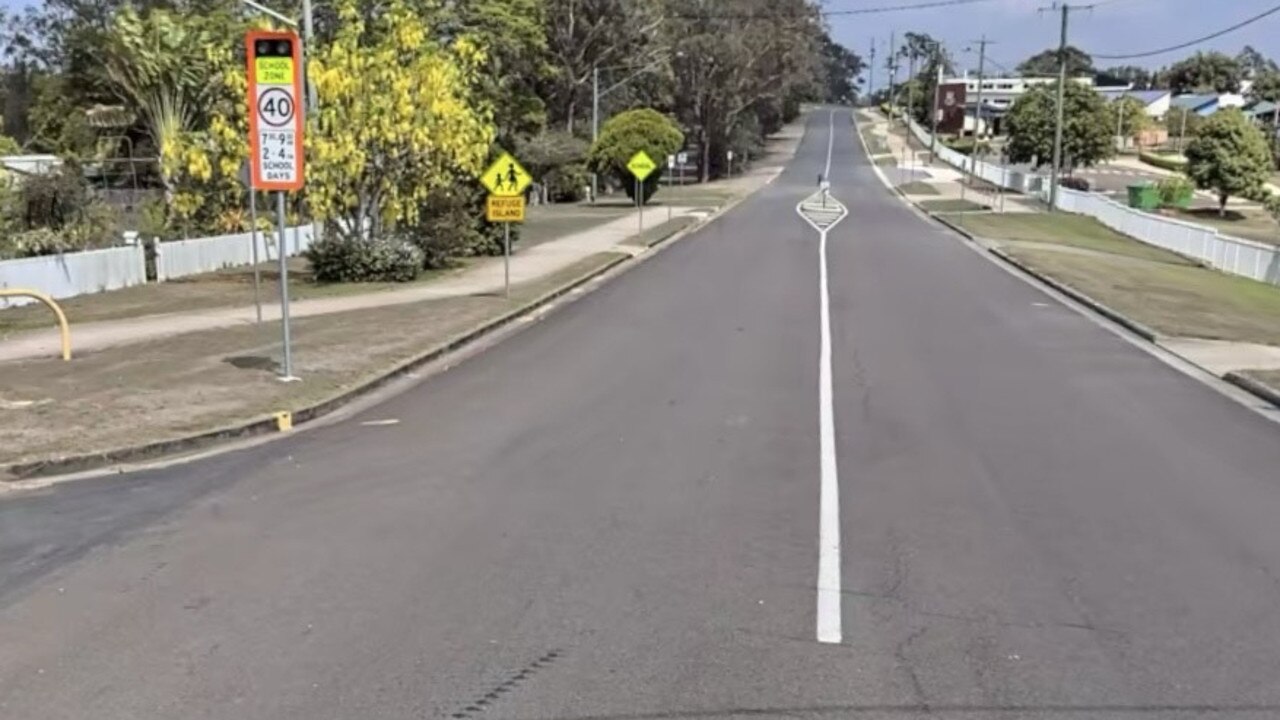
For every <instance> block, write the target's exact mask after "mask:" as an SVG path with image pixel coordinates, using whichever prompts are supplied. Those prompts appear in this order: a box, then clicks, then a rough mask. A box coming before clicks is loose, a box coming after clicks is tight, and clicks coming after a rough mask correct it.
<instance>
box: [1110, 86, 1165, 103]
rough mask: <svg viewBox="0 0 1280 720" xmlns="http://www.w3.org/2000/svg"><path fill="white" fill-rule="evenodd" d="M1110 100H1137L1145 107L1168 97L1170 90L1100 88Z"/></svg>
mask: <svg viewBox="0 0 1280 720" xmlns="http://www.w3.org/2000/svg"><path fill="white" fill-rule="evenodd" d="M1098 92H1100V93H1102V94H1103V95H1104V96H1106V98H1107V99H1108V100H1119V99H1120V98H1122V97H1131V98H1136V99H1137V100H1138V102H1140V103H1142V104H1143V105H1151V104H1153V103H1157V102H1160V101H1161V100H1163V99H1164V98H1166V97H1168V95H1169V91H1168V90H1128V89H1125V88H1116V89H1112V88H1098Z"/></svg>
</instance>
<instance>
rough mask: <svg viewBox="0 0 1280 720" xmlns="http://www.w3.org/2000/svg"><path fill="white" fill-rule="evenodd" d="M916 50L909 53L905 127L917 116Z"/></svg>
mask: <svg viewBox="0 0 1280 720" xmlns="http://www.w3.org/2000/svg"><path fill="white" fill-rule="evenodd" d="M915 79H916V50H915V48H911V49H910V50H909V51H908V52H907V115H906V119H905V122H903V124H904V125H906V124H908V123H910V122H911V119H912V118H914V117H915V114H916V84H915V82H913V81H914V80H915ZM910 136H911V134H910V133H907V138H908V141H910Z"/></svg>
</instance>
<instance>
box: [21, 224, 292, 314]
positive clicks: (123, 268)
mask: <svg viewBox="0 0 1280 720" xmlns="http://www.w3.org/2000/svg"><path fill="white" fill-rule="evenodd" d="M311 239H312V226H310V225H302V226H300V227H290V228H285V247H286V250H287V252H288V254H289V255H290V256H293V255H299V254H301V253H302V252H304V251H306V249H307V248H309V247H311ZM252 242H253V238H252V235H251V234H250V233H238V234H235V235H218V236H215V237H206V238H193V239H191V240H174V241H172V242H162V243H156V279H157V281H159V282H164V281H165V280H173V279H176V278H181V277H187V276H189V275H199V274H201V273H207V272H213V271H215V270H221V269H223V268H230V267H238V266H244V265H250V264H252V263H253V245H252ZM277 246H278V243H277V242H276V234H275V233H258V260H259V261H260V262H267V261H269V260H275V259H278V258H279V254H278V251H277ZM146 282H147V269H146V251H145V250H144V249H143V246H142V245H141V244H139V245H132V246H128V247H118V248H108V249H106V250H88V251H85V252H75V253H64V254H62V255H43V256H40V257H33V258H21V259H17V260H0V288H26V289H30V290H39V291H41V292H43V293H45V294H47V295H50V296H52V297H55V298H69V297H75V296H77V295H88V294H91V293H97V292H103V291H105V290H119V289H121V288H127V287H131V286H133V285H142V284H145V283H146ZM29 302H33V301H32V300H29V299H27V298H7V299H0V308H2V307H9V306H14V305H25V304H27V303H29Z"/></svg>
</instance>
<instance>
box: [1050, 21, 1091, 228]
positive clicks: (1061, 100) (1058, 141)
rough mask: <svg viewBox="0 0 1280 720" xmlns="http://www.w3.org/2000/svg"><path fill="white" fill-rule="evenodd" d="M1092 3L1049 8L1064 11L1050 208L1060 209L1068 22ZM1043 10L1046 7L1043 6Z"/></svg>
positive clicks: (1059, 54)
mask: <svg viewBox="0 0 1280 720" xmlns="http://www.w3.org/2000/svg"><path fill="white" fill-rule="evenodd" d="M1091 7H1093V6H1092V5H1071V4H1070V3H1065V2H1064V3H1054V4H1053V5H1052V6H1051V7H1050V8H1049V9H1051V10H1061V11H1062V34H1061V36H1060V38H1059V40H1058V119H1057V122H1056V123H1055V125H1054V128H1053V175H1052V176H1051V177H1050V178H1049V210H1050V212H1052V211H1055V210H1057V209H1058V176H1059V175H1060V174H1061V173H1062V125H1063V123H1064V122H1065V115H1066V107H1065V106H1066V94H1067V23H1068V20H1069V18H1070V15H1071V11H1072V10H1082V9H1088V8H1091ZM1041 10H1042V11H1043V10H1044V8H1041Z"/></svg>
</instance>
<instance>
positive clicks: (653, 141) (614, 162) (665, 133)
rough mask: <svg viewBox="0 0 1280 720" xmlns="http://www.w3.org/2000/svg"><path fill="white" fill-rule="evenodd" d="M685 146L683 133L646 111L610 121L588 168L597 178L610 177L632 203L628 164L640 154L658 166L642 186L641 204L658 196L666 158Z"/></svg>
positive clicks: (631, 112) (633, 197)
mask: <svg viewBox="0 0 1280 720" xmlns="http://www.w3.org/2000/svg"><path fill="white" fill-rule="evenodd" d="M683 145H684V133H682V132H680V128H678V127H677V126H676V124H675V123H674V122H672V121H671V119H670V118H668V117H667V116H665V115H663V114H662V113H660V112H658V111H657V110H652V109H649V108H639V109H637V110H628V111H627V112H624V113H619V114H618V115H615V116H613V117H612V118H610V119H609V121H608V122H606V123H605V124H604V127H603V128H602V129H601V131H600V137H599V139H597V140H596V143H595V145H593V146H592V147H591V152H590V154H589V155H588V158H587V166H588V167H589V168H590V169H592V170H594V171H595V172H597V173H600V174H612V175H613V176H614V177H615V178H616V179H617V180H618V182H619V184H621V185H622V187H624V188H625V189H626V191H627V197H629V198H632V199H635V185H636V183H635V180H634V178H633V177H632V175H631V171H630V170H627V163H628V162H629V161H630V160H631V158H632V156H634V155H635V154H636V153H637V152H638V151H641V150H643V151H644V152H645V153H646V154H648V156H649V158H650V159H652V160H653V162H654V163H655V164H656V165H657V166H658V167H657V168H656V169H655V170H654V171H653V172H652V173H651V174H650V175H649V177H648V178H646V179H645V181H644V183H643V186H644V192H643V195H642V202H648V201H649V198H651V197H653V194H654V193H655V192H657V190H658V186H659V183H660V182H661V178H662V172H663V169H664V168H665V167H666V159H667V156H668V155H670V154H672V153H674V152H676V151H677V150H679V149H680V148H681V147H682V146H683Z"/></svg>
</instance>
